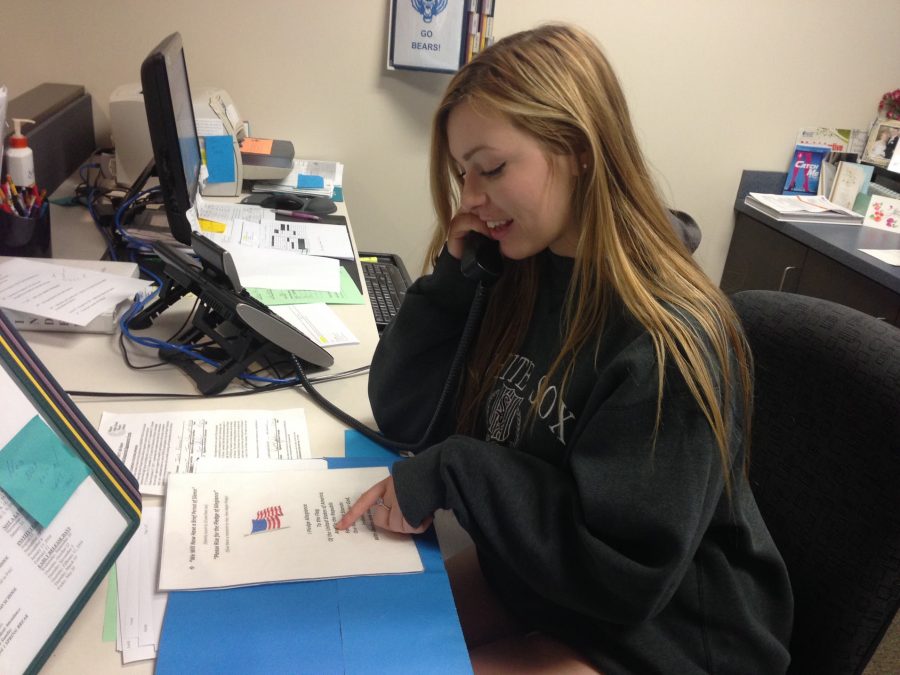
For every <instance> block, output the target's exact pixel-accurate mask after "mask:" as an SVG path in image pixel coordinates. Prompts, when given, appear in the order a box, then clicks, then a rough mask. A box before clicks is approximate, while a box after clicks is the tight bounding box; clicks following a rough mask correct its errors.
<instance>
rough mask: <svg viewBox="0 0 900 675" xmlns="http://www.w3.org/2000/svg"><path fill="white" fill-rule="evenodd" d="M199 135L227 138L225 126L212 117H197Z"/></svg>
mask: <svg viewBox="0 0 900 675" xmlns="http://www.w3.org/2000/svg"><path fill="white" fill-rule="evenodd" d="M196 122H197V135H198V136H227V135H228V133H227V132H226V131H225V125H224V124H222V120H220V119H218V118H215V119H213V118H211V117H197V118H196Z"/></svg>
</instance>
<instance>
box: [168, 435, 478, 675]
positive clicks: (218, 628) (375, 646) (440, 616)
mask: <svg viewBox="0 0 900 675" xmlns="http://www.w3.org/2000/svg"><path fill="white" fill-rule="evenodd" d="M346 440H347V447H348V449H349V448H350V447H353V448H355V450H354V451H353V452H352V453H348V454H351V455H352V456H348V457H335V458H329V459H328V465H329V468H351V467H367V466H385V465H390V464H392V463H393V461H395V460H396V456H394V455H391V456H386V455H385V454H383V453H379V452H378V446H375V445H374V444H373V446H372V448H371V451H372V452H371V454H368V455H367V454H366V452H365V450H364V448H365V443H364V442H362V441H360V439H359V438H356V436H355V432H348V436H347V439H346ZM415 542H416V546H417V548H418V549H419V555H421V556H422V563H423V565H424V567H425V572H424V573H422V574H401V575H386V576H368V577H351V578H345V579H330V580H326V581H301V582H294V583H283V584H266V585H261V586H247V587H242V588H230V589H215V590H207V591H178V592H171V593H169V601H168V605H167V607H166V616H165V621H164V623H163V629H162V635H161V637H160V644H159V653H158V655H157V662H156V673H157V674H158V675H165V674H166V673H179V674H180V673H185V672H190V673H222V672H239V673H247V674H252V673H260V674H262V673H265V674H269V673H282V672H285V673H286V672H290V673H310V674H315V675H326V674H330V673H347V674H348V675H353V674H355V673H360V674H362V673H366V674H369V673H422V674H423V675H424V674H427V673H441V674H444V673H471V672H472V668H471V665H470V662H469V655H468V652H467V650H466V645H465V642H464V640H463V636H462V630H461V629H460V626H459V619H458V618H457V615H456V607H455V606H454V604H453V595H452V594H451V591H450V584H449V581H448V579H447V573H446V570H445V569H444V562H443V559H442V558H441V552H440V548H439V547H438V542H437V538H436V537H435V534H434V529H433V528H432V529H431V530H429V531H428V532H426V533H425V534H422V535H417V536H416V537H415Z"/></svg>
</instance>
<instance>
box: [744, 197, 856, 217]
mask: <svg viewBox="0 0 900 675" xmlns="http://www.w3.org/2000/svg"><path fill="white" fill-rule="evenodd" d="M744 203H745V204H747V206H752V207H753V208H754V209H756V210H758V211H761V212H762V213H765V214H766V215H768V216H770V217H772V218H774V219H775V220H780V221H785V222H791V221H793V222H803V223H846V224H856V225H858V224H861V223H862V220H863V216H862V215H861V214H859V213H857V212H856V211H852V210H850V209H848V208H845V207H843V206H839V205H837V204H835V203H833V202H830V201H828V200H827V199H826V198H825V197H823V196H821V195H772V194H762V193H759V192H751V193H750V194H748V195H747V197H746V198H745V199H744Z"/></svg>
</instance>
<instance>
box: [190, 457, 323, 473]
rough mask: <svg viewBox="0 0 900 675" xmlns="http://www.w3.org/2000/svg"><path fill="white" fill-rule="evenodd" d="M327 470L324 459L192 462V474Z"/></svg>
mask: <svg viewBox="0 0 900 675" xmlns="http://www.w3.org/2000/svg"><path fill="white" fill-rule="evenodd" d="M327 468H328V462H327V461H326V460H324V459H267V458H262V459H256V458H245V459H233V458H230V457H201V458H200V459H198V460H197V461H196V462H194V473H242V472H246V473H262V472H264V471H321V470H324V469H327Z"/></svg>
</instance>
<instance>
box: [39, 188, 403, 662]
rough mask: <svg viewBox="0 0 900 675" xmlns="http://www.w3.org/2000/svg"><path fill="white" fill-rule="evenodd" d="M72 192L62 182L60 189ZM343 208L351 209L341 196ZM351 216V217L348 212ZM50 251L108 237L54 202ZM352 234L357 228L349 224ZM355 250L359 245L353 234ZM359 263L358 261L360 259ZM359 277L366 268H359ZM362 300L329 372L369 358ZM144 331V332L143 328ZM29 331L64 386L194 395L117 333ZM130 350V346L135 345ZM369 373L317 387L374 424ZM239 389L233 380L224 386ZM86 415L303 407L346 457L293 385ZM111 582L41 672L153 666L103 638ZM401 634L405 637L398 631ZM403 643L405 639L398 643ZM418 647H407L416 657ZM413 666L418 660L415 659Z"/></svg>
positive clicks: (322, 451)
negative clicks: (124, 658)
mask: <svg viewBox="0 0 900 675" xmlns="http://www.w3.org/2000/svg"><path fill="white" fill-rule="evenodd" d="M67 188H68V190H69V191H71V186H68V185H67V184H64V185H63V187H62V188H61V192H62V193H63V194H66V193H67V192H66V190H67ZM339 214H341V215H344V216H346V215H347V212H346V208H345V205H344V204H343V203H341V204H340V205H339ZM348 222H349V219H348ZM51 225H52V241H53V253H54V255H56V256H57V257H61V258H74V259H94V260H97V259H99V258H100V257H101V255H102V254H103V251H104V247H105V242H104V240H103V238H102V236H101V235H100V233H99V232H98V231H97V229H96V227H95V226H94V224H93V222H92V220H91V218H90V215H89V214H88V212H87V210H86V209H83V208H75V207H67V208H63V207H58V206H51ZM350 235H351V240H353V233H352V230H351V233H350ZM353 244H354V250H355V249H356V244H355V241H354V242H353ZM358 264H359V263H358V262H357V265H358ZM360 277H362V274H360ZM363 297H364V299H365V304H362V305H334V306H333V309H334V310H335V311H336V312H337V313H338V315H339V316H340V317H341V319H342V320H343V321H344V322H345V323H346V324H347V326H348V327H349V328H350V330H351V331H352V332H353V333H354V334H355V335H356V336H357V337H358V338H359V340H360V343H359V344H358V345H345V346H339V347H334V348H331V353H332V354H333V355H334V359H335V362H334V365H333V366H332V368H331V369H330V371H329V372H335V373H337V372H342V371H345V370H350V369H352V368H356V367H359V366H363V365H367V364H368V363H370V362H371V358H372V353H373V351H374V348H375V345H376V344H377V341H378V333H377V331H376V328H375V323H374V320H373V315H372V310H371V307H370V305H369V299H368V294H367V293H365V292H364V293H363ZM191 305H192V303H191V302H190V301H189V300H187V299H185V300H183V301H181V302H180V303H179V304H177V305H175V306H174V307H173V308H171V309H169V310H167V312H165V313H164V314H163V315H162V316H161V317H160V318H159V319H158V320H157V322H156V324H155V325H154V326H153V327H152V328H151V329H150V330H148V331H146V333H147V334H153V335H156V336H159V337H166V336H168V335H171V334H172V333H173V332H174V331H175V330H176V329H177V328H178V327H179V326H180V325H181V323H182V321H183V320H184V318H185V316H186V313H187V312H188V311H189V310H190V308H191ZM142 334H144V333H143V332H142ZM24 335H25V338H26V339H27V341H28V343H29V344H30V345H31V347H32V349H34V351H35V352H36V353H37V355H38V356H39V357H40V359H41V360H42V361H43V362H44V364H45V366H46V367H47V368H48V369H49V370H50V372H51V373H52V374H53V375H54V377H55V378H56V379H57V380H58V381H59V383H60V384H61V385H62V386H63V388H65V389H67V390H72V389H77V390H90V391H104V392H129V393H130V392H146V393H160V394H171V393H182V394H196V393H197V391H196V388H195V386H194V383H193V381H192V380H191V379H190V378H188V377H187V376H186V375H185V374H184V373H183V372H182V371H181V370H179V369H178V368H175V367H173V366H168V365H167V366H162V367H159V368H154V369H152V370H146V371H140V372H136V371H133V370H130V369H128V368H127V367H126V365H125V364H124V362H123V359H122V357H121V353H120V349H119V345H118V336H117V335H95V334H86V333H42V332H28V333H25V334H24ZM130 353H131V352H130ZM134 354H135V356H133V357H132V360H133V361H134V362H136V363H142V362H143V363H155V362H157V361H158V358H157V356H156V355H155V353H154V352H153V351H151V350H144V349H140V350H136V351H135V352H134ZM366 383H367V379H366V377H365V376H357V377H352V378H347V379H342V380H337V381H334V382H329V383H323V384H321V385H319V386H318V389H319V391H320V392H321V393H322V394H323V395H324V396H325V397H326V398H328V399H329V400H331V401H332V402H333V403H335V404H336V405H338V406H339V407H340V408H342V409H343V410H345V411H346V412H348V413H349V414H351V415H353V416H354V417H356V418H357V419H359V420H360V421H362V422H364V423H366V424H369V425H373V424H374V422H373V419H372V412H371V408H370V407H369V402H368V397H367V395H366ZM233 390H239V389H238V388H237V387H229V389H228V390H227V391H233ZM74 400H75V402H76V403H77V404H78V406H79V407H80V408H81V410H82V412H83V413H84V415H85V417H87V419H88V420H89V421H90V422H91V423H93V424H94V425H97V424H99V421H100V416H101V414H102V413H103V412H104V411H107V410H108V411H112V412H133V411H135V410H140V411H142V412H152V411H163V410H166V411H168V410H174V409H185V408H190V409H193V410H212V409H223V408H225V409H238V408H246V407H254V408H262V409H284V408H294V407H302V408H304V410H305V412H306V419H307V423H308V426H309V437H310V445H311V448H312V452H313V455H315V456H325V457H333V456H341V455H342V454H343V450H344V430H345V428H344V427H343V425H341V424H340V423H339V422H337V421H336V420H334V419H333V418H332V417H330V416H329V415H327V414H326V413H324V412H323V411H322V410H320V409H319V408H318V406H316V405H315V404H314V403H313V402H312V401H311V400H310V399H309V398H308V396H307V395H306V394H305V393H302V394H301V393H299V392H298V391H297V390H296V389H291V390H281V391H275V392H266V393H260V394H254V395H253V396H252V397H248V396H239V397H232V398H215V397H212V398H196V399H165V398H161V397H160V398H155V399H150V400H147V399H145V398H130V399H98V398H87V397H81V398H79V397H74ZM160 502H161V500H160V498H158V497H145V498H144V504H145V505H152V504H159V503H160ZM105 597H106V583H105V582H104V583H103V584H101V586H100V587H99V588H98V590H97V592H95V593H94V595H93V596H92V597H91V599H90V600H89V601H88V603H87V604H86V606H85V607H84V609H83V610H82V612H81V614H80V615H79V617H78V618H77V619H76V621H75V623H74V624H73V625H72V627H71V628H70V629H69V631H68V632H67V633H66V635H65V636H64V637H63V639H62V641H61V642H60V644H59V645H58V646H57V648H56V649H55V651H54V652H53V654H52V655H51V656H50V659H49V660H48V661H47V663H46V665H45V666H44V668H43V670H42V671H41V672H42V673H48V674H49V673H60V674H64V675H70V674H71V673H73V672H91V673H119V672H122V671H123V670H125V669H126V668H127V670H128V671H129V672H132V673H152V672H153V668H154V662H153V661H141V662H137V663H134V664H129V665H128V666H127V667H123V666H122V663H121V659H120V655H119V653H118V652H116V651H115V644H114V643H105V642H102V641H101V639H100V637H101V632H102V626H103V615H104V601H105ZM400 639H402V637H401V638H400ZM397 648H398V649H400V648H402V645H397ZM413 657H414V654H410V658H413ZM410 665H411V666H412V665H413V664H410Z"/></svg>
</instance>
